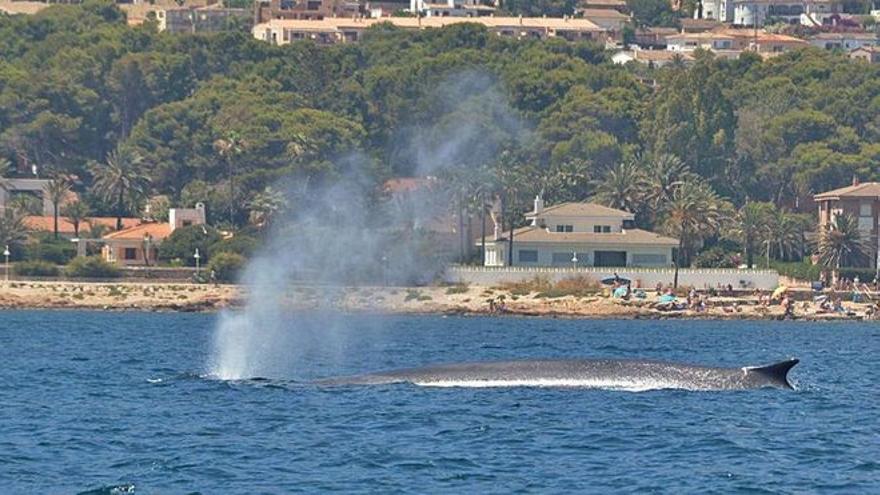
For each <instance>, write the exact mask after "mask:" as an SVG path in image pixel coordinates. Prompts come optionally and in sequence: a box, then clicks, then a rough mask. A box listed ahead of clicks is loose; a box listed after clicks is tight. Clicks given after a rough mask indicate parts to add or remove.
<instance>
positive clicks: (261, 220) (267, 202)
mask: <svg viewBox="0 0 880 495" xmlns="http://www.w3.org/2000/svg"><path fill="white" fill-rule="evenodd" d="M285 206H287V199H286V198H285V197H284V193H282V192H281V191H278V190H276V189H274V188H272V186H266V188H265V189H263V191H262V192H260V193H257V194H256V195H254V197H253V199H251V201H250V202H249V203H248V208H249V209H250V221H251V224H252V225H254V226H255V227H257V228H259V229H264V228H266V227H268V226H269V225H270V222H271V221H272V217H274V216H275V214H276V213H278V211H280V210H281V209H283V208H284V207H285Z"/></svg>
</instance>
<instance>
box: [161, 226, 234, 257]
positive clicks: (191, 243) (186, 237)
mask: <svg viewBox="0 0 880 495" xmlns="http://www.w3.org/2000/svg"><path fill="white" fill-rule="evenodd" d="M220 239H221V237H220V233H219V232H217V230H216V229H214V228H212V227H209V226H207V225H190V226H189V227H181V228H179V229H174V232H172V233H171V235H170V236H168V238H167V239H165V240H164V241H162V244H160V245H159V259H160V260H163V261H174V260H178V261H180V262H183V263H184V264H186V265H187V266H195V264H196V262H195V258H193V255H194V254H195V252H196V249H198V250H199V256H201V259H202V260H203V261H208V260H210V258H211V251H210V248H211V246H212V245H214V244H215V243H217V242H218V241H220Z"/></svg>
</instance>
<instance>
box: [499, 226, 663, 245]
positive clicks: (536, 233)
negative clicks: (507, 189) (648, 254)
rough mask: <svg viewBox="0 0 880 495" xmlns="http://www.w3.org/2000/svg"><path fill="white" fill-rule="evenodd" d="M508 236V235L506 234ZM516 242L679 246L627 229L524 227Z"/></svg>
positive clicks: (645, 232) (659, 237)
mask: <svg viewBox="0 0 880 495" xmlns="http://www.w3.org/2000/svg"><path fill="white" fill-rule="evenodd" d="M504 235H505V236H506V235H507V234H506V233H505V234H504ZM513 239H514V241H520V242H548V243H572V244H581V243H583V244H615V245H619V244H636V245H645V246H678V240H677V239H673V238H671V237H665V236H662V235H659V234H655V233H653V232H648V231H647V230H641V229H627V230H624V231H623V232H619V233H602V234H596V233H593V232H565V233H561V232H548V231H547V229H543V228H541V227H535V226H529V227H522V228H519V229H516V230H514V231H513ZM486 240H487V241H490V242H492V241H494V242H498V241H503V240H506V237H502V238H501V239H495V238H494V237H487V238H486Z"/></svg>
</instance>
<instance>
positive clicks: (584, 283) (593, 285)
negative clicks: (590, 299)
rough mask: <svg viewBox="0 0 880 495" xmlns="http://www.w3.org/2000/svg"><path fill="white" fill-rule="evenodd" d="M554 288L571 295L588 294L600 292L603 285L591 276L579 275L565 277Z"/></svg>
mask: <svg viewBox="0 0 880 495" xmlns="http://www.w3.org/2000/svg"><path fill="white" fill-rule="evenodd" d="M554 289H556V290H557V291H559V292H564V293H565V294H567V295H570V296H587V295H592V294H595V293H597V292H599V291H600V290H601V289H602V286H601V284H599V282H597V281H596V280H593V279H592V278H590V277H587V276H585V275H578V276H577V277H571V278H565V279H562V280H560V281H559V282H556V286H555V287H554Z"/></svg>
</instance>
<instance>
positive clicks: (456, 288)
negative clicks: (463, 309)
mask: <svg viewBox="0 0 880 495" xmlns="http://www.w3.org/2000/svg"><path fill="white" fill-rule="evenodd" d="M467 291H468V286H467V285H466V284H458V285H453V286H450V287H447V288H446V294H449V295H452V294H464V293H465V292H467Z"/></svg>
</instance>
